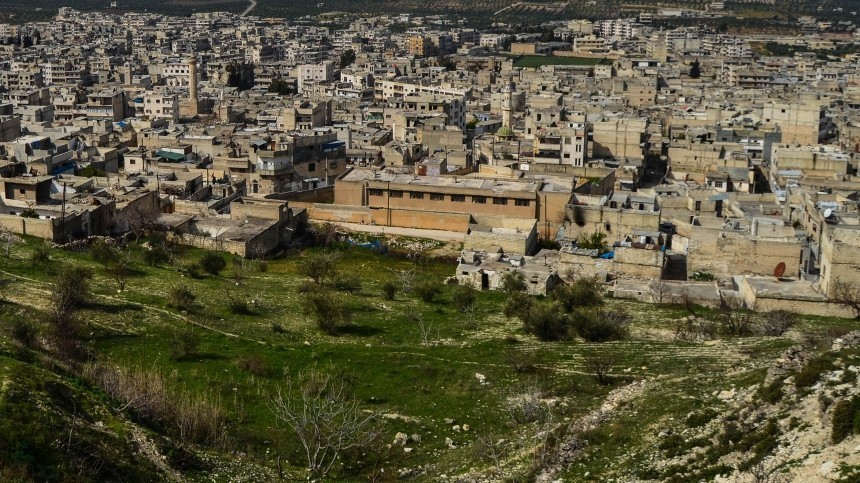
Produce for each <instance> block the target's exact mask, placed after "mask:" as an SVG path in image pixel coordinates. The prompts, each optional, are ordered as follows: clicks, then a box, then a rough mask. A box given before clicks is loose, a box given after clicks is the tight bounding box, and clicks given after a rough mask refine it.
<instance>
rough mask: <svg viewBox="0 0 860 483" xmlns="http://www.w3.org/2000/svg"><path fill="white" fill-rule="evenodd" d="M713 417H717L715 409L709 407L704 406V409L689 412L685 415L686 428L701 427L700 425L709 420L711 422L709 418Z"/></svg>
mask: <svg viewBox="0 0 860 483" xmlns="http://www.w3.org/2000/svg"><path fill="white" fill-rule="evenodd" d="M715 417H717V411H715V410H713V409H711V408H706V409H703V410H701V411H696V412H693V413H690V415H689V416H687V421H686V423H687V427H688V428H699V427H702V426H704V425H706V424H708V423H709V422H711V420H713V419H714V418H715Z"/></svg>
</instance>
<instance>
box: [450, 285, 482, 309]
mask: <svg viewBox="0 0 860 483" xmlns="http://www.w3.org/2000/svg"><path fill="white" fill-rule="evenodd" d="M476 298H477V294H476V293H475V287H472V286H471V285H468V284H466V285H458V286H457V288H456V289H455V290H454V300H453V302H454V307H456V308H457V310H459V311H460V312H463V313H466V312H469V311H470V310H472V308H474V306H475V299H476Z"/></svg>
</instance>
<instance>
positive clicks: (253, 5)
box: [239, 0, 257, 17]
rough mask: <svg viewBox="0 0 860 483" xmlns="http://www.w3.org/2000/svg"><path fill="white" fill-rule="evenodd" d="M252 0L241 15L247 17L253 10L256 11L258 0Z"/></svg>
mask: <svg viewBox="0 0 860 483" xmlns="http://www.w3.org/2000/svg"><path fill="white" fill-rule="evenodd" d="M250 1H251V4H250V5H248V8H246V9H245V11H244V12H242V13H240V14H239V16H240V17H247V16H248V15H249V14H250V13H251V12H253V11H254V9H255V8H257V0H250Z"/></svg>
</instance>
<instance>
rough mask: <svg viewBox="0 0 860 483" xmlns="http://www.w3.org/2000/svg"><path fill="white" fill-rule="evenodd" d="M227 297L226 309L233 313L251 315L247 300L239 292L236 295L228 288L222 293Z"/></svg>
mask: <svg viewBox="0 0 860 483" xmlns="http://www.w3.org/2000/svg"><path fill="white" fill-rule="evenodd" d="M224 295H225V298H226V299H227V310H229V311H230V313H231V314H233V315H252V314H253V311H252V310H251V306H250V305H249V304H248V300H247V299H246V298H245V297H244V296H242V295H241V294H239V295H236V294H233V293H231V292H230V290H229V289H228V290H227V291H226V293H225V294H224Z"/></svg>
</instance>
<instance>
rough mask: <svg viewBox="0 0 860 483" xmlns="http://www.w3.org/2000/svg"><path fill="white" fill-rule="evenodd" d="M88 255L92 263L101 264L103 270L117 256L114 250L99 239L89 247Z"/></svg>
mask: <svg viewBox="0 0 860 483" xmlns="http://www.w3.org/2000/svg"><path fill="white" fill-rule="evenodd" d="M89 254H90V257H91V258H92V259H93V261H95V262H96V263H99V264H101V265H102V266H103V267H105V268H107V266H108V265H110V263H111V262H112V261H113V259H114V258H115V257H116V256H117V253H116V249H114V247H112V246H111V245H110V244H109V243H108V242H107V241H105V240H104V239H101V238H99V239H97V240H96V241H95V242H93V244H92V245H90V248H89Z"/></svg>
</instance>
